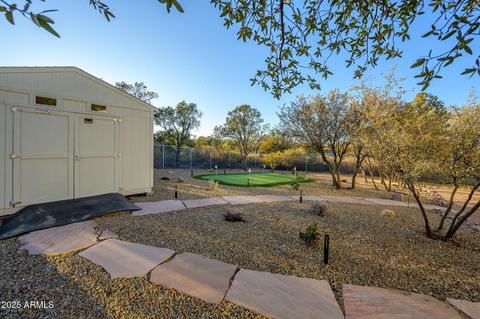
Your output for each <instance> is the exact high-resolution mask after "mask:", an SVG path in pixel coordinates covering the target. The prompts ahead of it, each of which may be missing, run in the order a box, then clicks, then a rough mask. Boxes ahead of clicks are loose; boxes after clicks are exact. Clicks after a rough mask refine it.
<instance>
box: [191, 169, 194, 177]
mask: <svg viewBox="0 0 480 319" xmlns="http://www.w3.org/2000/svg"><path fill="white" fill-rule="evenodd" d="M190 177H193V169H192V170H190Z"/></svg>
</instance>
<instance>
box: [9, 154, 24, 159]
mask: <svg viewBox="0 0 480 319" xmlns="http://www.w3.org/2000/svg"><path fill="white" fill-rule="evenodd" d="M9 157H10V159H11V160H14V159H16V158H22V156H21V155H15V154H10V156H9Z"/></svg>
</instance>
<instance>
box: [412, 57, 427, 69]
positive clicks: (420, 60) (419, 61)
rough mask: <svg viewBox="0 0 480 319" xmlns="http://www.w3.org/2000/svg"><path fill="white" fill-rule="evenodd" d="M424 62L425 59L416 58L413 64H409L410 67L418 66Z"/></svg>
mask: <svg viewBox="0 0 480 319" xmlns="http://www.w3.org/2000/svg"><path fill="white" fill-rule="evenodd" d="M424 63H425V59H418V60H417V62H415V63H414V64H412V65H411V66H410V68H412V69H414V68H418V67H419V66H420V65H422V64H424Z"/></svg>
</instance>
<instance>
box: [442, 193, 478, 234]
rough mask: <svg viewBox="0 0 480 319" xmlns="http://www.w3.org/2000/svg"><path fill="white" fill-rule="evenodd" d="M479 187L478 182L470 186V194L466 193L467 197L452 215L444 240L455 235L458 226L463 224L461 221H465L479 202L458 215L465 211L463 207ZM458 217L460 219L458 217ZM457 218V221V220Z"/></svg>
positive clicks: (465, 206)
mask: <svg viewBox="0 0 480 319" xmlns="http://www.w3.org/2000/svg"><path fill="white" fill-rule="evenodd" d="M479 187H480V184H477V185H475V186H474V187H472V189H471V191H470V194H468V198H467V200H466V201H465V203H464V204H463V206H462V208H461V209H460V210H459V211H458V212H457V213H456V214H455V216H454V217H453V219H452V222H451V224H450V227H449V228H448V231H447V233H446V234H445V236H444V240H448V239H449V238H451V237H452V236H453V235H455V233H456V232H457V230H458V228H460V226H461V225H462V224H463V222H465V220H467V218H468V217H470V216H471V215H472V214H473V213H474V212H475V210H476V209H477V208H478V206H477V208H476V209H473V208H475V206H476V205H479V204H480V201H478V202H477V204H476V205H475V206H473V207H472V209H470V210H469V211H468V212H467V213H465V214H464V215H463V216H462V217H460V215H461V214H462V213H463V212H464V211H465V209H466V208H467V205H468V203H469V202H470V201H471V200H472V197H473V195H474V194H475V192H476V191H477V189H478V188H479ZM459 218H460V219H459ZM457 219H459V220H458V222H457Z"/></svg>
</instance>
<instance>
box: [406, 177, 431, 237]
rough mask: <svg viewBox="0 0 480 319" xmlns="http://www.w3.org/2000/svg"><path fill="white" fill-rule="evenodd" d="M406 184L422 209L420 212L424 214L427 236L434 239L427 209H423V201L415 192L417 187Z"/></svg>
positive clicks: (409, 183)
mask: <svg viewBox="0 0 480 319" xmlns="http://www.w3.org/2000/svg"><path fill="white" fill-rule="evenodd" d="M406 184H407V187H408V189H409V190H410V192H411V193H412V195H413V197H414V198H415V201H416V202H417V204H418V207H419V208H420V212H421V213H422V217H423V222H424V224H425V235H426V236H427V237H428V238H434V237H433V233H432V229H431V228H430V223H429V222H428V217H427V213H426V211H425V207H423V204H422V201H421V200H420V196H419V195H418V194H417V192H416V190H415V185H414V184H413V183H412V182H406Z"/></svg>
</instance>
